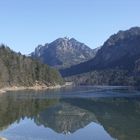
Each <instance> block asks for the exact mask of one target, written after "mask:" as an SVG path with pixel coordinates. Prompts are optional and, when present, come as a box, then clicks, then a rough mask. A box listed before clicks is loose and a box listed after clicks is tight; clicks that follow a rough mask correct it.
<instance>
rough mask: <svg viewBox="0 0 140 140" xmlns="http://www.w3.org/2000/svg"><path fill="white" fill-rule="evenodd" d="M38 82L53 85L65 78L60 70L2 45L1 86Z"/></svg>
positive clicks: (0, 55) (0, 62)
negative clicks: (60, 73)
mask: <svg viewBox="0 0 140 140" xmlns="http://www.w3.org/2000/svg"><path fill="white" fill-rule="evenodd" d="M36 82H38V83H39V84H45V85H47V86H51V85H56V84H62V82H63V80H62V78H61V76H60V75H59V73H58V71H56V70H54V69H52V68H50V67H49V66H47V65H44V64H41V63H40V62H38V61H34V60H32V59H31V58H29V57H26V56H24V55H21V54H20V53H16V52H14V51H12V50H11V49H10V48H9V47H6V46H5V45H0V88H2V87H7V86H33V85H35V84H36Z"/></svg>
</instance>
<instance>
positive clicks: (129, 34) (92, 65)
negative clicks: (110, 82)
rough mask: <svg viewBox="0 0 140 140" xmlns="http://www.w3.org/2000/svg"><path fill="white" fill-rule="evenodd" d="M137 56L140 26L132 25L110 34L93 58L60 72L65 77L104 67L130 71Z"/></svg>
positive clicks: (139, 43) (133, 67) (139, 44)
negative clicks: (124, 29) (127, 28)
mask: <svg viewBox="0 0 140 140" xmlns="http://www.w3.org/2000/svg"><path fill="white" fill-rule="evenodd" d="M139 58H140V27H133V28H131V29H129V30H126V31H119V32H118V33H117V34H114V35H112V36H111V37H110V38H109V39H108V40H107V41H106V42H105V43H104V44H103V46H102V47H101V49H100V50H99V51H98V52H97V54H96V56H95V57H94V58H93V59H91V60H89V61H87V62H83V63H81V64H78V65H75V66H72V67H70V68H67V69H62V70H61V74H62V75H63V76H64V77H65V76H70V75H76V74H81V73H85V72H90V71H93V70H104V69H119V70H128V71H131V72H132V71H133V70H134V69H135V63H136V62H137V60H138V59H139Z"/></svg>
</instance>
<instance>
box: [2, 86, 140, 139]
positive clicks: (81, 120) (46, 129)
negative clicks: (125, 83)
mask: <svg viewBox="0 0 140 140" xmlns="http://www.w3.org/2000/svg"><path fill="white" fill-rule="evenodd" d="M0 137H5V138H7V139H8V140H114V139H115V140H116V139H118V140H140V91H138V90H134V89H132V88H127V87H123V88H122V87H75V88H63V89H60V90H48V91H40V92H35V91H18V92H8V93H4V94H1V95H0Z"/></svg>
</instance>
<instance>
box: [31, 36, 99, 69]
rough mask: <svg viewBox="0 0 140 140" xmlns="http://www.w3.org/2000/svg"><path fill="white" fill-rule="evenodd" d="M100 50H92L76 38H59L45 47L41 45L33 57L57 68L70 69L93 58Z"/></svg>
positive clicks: (32, 54)
mask: <svg viewBox="0 0 140 140" xmlns="http://www.w3.org/2000/svg"><path fill="white" fill-rule="evenodd" d="M97 51H98V49H93V50H92V49H90V48H89V47H88V46H87V45H85V44H84V43H81V42H78V41H77V40H75V39H74V38H71V39H69V38H66V37H65V38H58V39H56V40H55V41H53V42H51V43H49V44H48V43H47V44H45V45H44V46H43V45H39V46H38V47H37V48H36V49H35V51H34V52H33V53H31V56H32V57H33V58H37V59H38V60H40V61H41V62H42V63H45V64H48V65H50V66H53V67H56V68H65V67H70V66H72V65H75V64H79V63H81V62H84V61H87V60H89V59H91V58H93V57H94V56H95V54H96V52H97Z"/></svg>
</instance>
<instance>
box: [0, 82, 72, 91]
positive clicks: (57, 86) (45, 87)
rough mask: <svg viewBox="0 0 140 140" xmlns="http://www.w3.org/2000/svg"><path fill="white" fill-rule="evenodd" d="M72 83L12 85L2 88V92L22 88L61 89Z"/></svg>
mask: <svg viewBox="0 0 140 140" xmlns="http://www.w3.org/2000/svg"><path fill="white" fill-rule="evenodd" d="M71 85H72V84H69V83H65V84H64V85H55V86H46V85H35V86H31V87H25V86H12V87H4V88H1V89H0V93H6V92H8V91H20V90H35V91H37V90H47V89H60V88H63V87H66V86H71Z"/></svg>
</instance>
